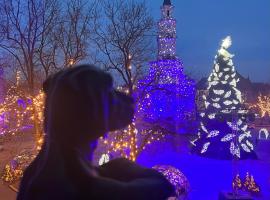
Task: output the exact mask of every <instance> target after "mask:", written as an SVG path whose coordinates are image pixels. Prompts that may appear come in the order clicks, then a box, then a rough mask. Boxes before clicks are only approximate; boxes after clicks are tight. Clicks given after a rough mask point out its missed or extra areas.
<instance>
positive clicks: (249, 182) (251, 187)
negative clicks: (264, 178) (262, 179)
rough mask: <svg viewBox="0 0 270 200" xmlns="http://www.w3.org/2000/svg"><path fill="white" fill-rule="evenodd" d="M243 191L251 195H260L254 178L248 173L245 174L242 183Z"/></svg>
mask: <svg viewBox="0 0 270 200" xmlns="http://www.w3.org/2000/svg"><path fill="white" fill-rule="evenodd" d="M243 185H244V189H245V190H246V191H248V192H250V193H251V194H258V193H260V187H259V186H258V185H257V183H256V182H255V180H254V177H253V176H252V175H250V173H249V172H247V174H246V178H245V182H244V184H243Z"/></svg>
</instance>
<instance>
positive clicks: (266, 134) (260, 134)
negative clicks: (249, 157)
mask: <svg viewBox="0 0 270 200" xmlns="http://www.w3.org/2000/svg"><path fill="white" fill-rule="evenodd" d="M262 134H263V135H264V136H265V138H262ZM268 138H269V131H268V130H267V129H266V128H262V129H261V130H260V131H259V139H268Z"/></svg>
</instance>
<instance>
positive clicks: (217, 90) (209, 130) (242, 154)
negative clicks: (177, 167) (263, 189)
mask: <svg viewBox="0 0 270 200" xmlns="http://www.w3.org/2000/svg"><path fill="white" fill-rule="evenodd" d="M231 45H232V40H231V37H230V36H228V37H226V38H225V39H224V40H223V41H222V43H221V47H220V49H219V50H218V53H217V55H216V57H215V61H214V67H213V71H212V73H211V74H210V76H209V78H208V88H207V89H208V94H207V95H204V96H203V99H204V102H205V111H203V112H202V113H200V119H201V120H200V128H199V132H198V137H197V138H196V139H195V140H194V141H192V144H193V145H194V151H195V152H196V153H199V154H201V155H203V156H207V157H214V158H219V159H232V158H238V159H240V158H241V159H246V158H255V157H256V156H255V153H254V151H253V149H254V146H253V144H252V142H251V132H250V130H249V128H248V124H247V122H246V119H247V110H245V109H243V106H242V103H243V101H242V95H241V92H240V91H239V90H238V89H237V83H238V82H239V78H238V77H237V73H236V70H235V67H234V64H233V61H232V58H233V57H234V55H233V54H231V53H230V52H228V50H227V49H228V48H229V47H230V46H231Z"/></svg>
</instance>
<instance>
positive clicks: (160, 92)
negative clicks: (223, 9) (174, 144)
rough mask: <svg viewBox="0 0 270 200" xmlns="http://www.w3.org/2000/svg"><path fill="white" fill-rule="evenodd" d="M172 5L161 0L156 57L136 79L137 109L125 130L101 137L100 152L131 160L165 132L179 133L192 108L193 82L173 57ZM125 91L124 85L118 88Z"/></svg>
mask: <svg viewBox="0 0 270 200" xmlns="http://www.w3.org/2000/svg"><path fill="white" fill-rule="evenodd" d="M172 9H173V6H172V5H171V3H168V2H164V5H163V6H162V7H161V12H162V19H161V20H160V21H159V23H158V29H159V31H158V33H159V35H158V38H157V40H158V56H157V57H158V59H157V61H153V62H150V72H149V75H148V76H147V77H146V78H145V79H143V80H140V81H139V82H138V85H137V87H136V88H137V90H136V93H135V97H136V100H137V101H136V102H137V112H136V114H135V115H136V117H135V119H134V122H136V124H137V122H138V124H139V125H138V127H140V129H138V127H137V128H136V125H135V123H132V124H131V125H130V126H129V127H128V128H127V129H125V130H120V131H117V132H115V133H109V134H108V136H107V137H104V138H102V140H101V141H102V144H103V146H104V145H105V147H104V149H106V151H103V152H102V153H105V152H106V153H112V152H114V153H117V152H118V154H119V155H117V154H116V155H117V156H121V157H126V158H128V159H130V160H133V161H135V160H136V158H137V156H138V155H139V154H140V153H141V151H143V150H144V149H145V147H146V146H147V145H149V144H151V143H152V142H153V141H156V140H160V139H162V138H164V135H165V134H166V133H168V132H174V133H175V132H180V131H182V127H181V126H183V125H184V124H187V123H185V122H186V120H188V118H189V117H190V116H192V115H193V114H194V110H195V83H194V81H193V80H191V79H189V78H188V77H187V76H185V75H184V73H183V64H182V61H181V60H180V59H178V58H177V57H176V20H174V19H173V18H172ZM119 89H121V91H124V92H127V93H128V90H126V89H125V88H119Z"/></svg>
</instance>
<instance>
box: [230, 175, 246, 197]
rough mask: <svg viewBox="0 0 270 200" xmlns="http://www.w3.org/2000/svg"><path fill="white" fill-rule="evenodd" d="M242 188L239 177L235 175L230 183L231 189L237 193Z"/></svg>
mask: <svg viewBox="0 0 270 200" xmlns="http://www.w3.org/2000/svg"><path fill="white" fill-rule="evenodd" d="M242 187H243V184H242V180H241V178H240V175H239V174H237V175H236V176H235V177H234V179H233V182H232V188H233V191H234V192H236V193H238V190H241V189H242Z"/></svg>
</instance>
